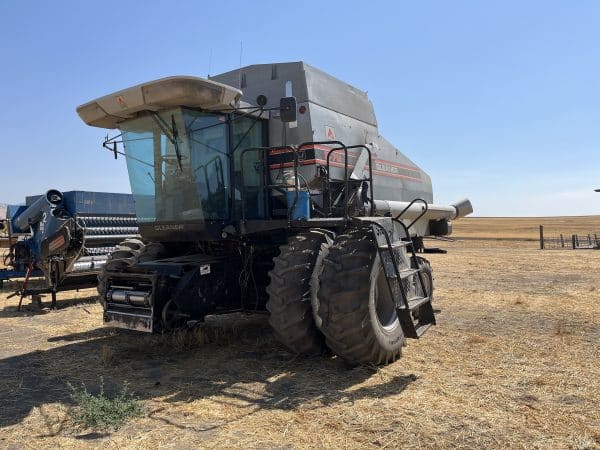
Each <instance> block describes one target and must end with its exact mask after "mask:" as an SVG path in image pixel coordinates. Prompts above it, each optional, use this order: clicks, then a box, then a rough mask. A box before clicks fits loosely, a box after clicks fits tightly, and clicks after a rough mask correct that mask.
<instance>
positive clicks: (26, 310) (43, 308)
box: [0, 295, 98, 319]
mask: <svg viewBox="0 0 600 450" xmlns="http://www.w3.org/2000/svg"><path fill="white" fill-rule="evenodd" d="M12 300H14V304H13V305H7V306H5V307H4V308H2V309H0V319H3V318H11V317H22V316H32V315H33V316H37V315H41V314H47V313H49V312H50V311H51V309H50V304H51V301H50V296H46V297H43V299H42V302H41V304H36V303H35V302H32V301H30V300H29V299H23V305H22V306H21V310H20V311H19V309H18V305H19V297H18V296H17V297H13V298H12ZM97 301H98V296H97V295H90V296H87V297H80V298H70V299H64V300H63V299H59V300H58V301H57V302H56V308H55V310H62V309H67V308H69V307H71V306H77V305H93V304H94V303H96V302H97Z"/></svg>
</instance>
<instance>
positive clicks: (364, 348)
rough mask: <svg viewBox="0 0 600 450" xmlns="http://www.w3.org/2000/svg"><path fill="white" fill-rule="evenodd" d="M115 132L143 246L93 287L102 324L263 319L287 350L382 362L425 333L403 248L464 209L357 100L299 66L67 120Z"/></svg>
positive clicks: (427, 278) (168, 86)
mask: <svg viewBox="0 0 600 450" xmlns="http://www.w3.org/2000/svg"><path fill="white" fill-rule="evenodd" d="M77 112H78V113H79V115H80V117H81V118H82V119H83V121H84V122H85V123H87V124H88V125H92V126H96V127H101V128H108V129H115V128H118V129H119V130H120V134H119V135H118V136H116V137H114V138H111V139H109V138H107V139H106V140H105V142H104V147H106V148H108V149H109V150H110V151H111V152H113V153H114V156H115V158H117V155H118V154H123V155H124V156H125V159H126V162H127V168H128V171H129V178H130V182H131V189H132V192H133V195H134V200H135V208H136V215H137V220H138V224H139V229H140V234H141V236H142V238H143V242H142V241H140V240H137V239H129V240H125V241H124V242H122V243H121V244H120V246H119V247H118V248H117V250H116V251H115V252H113V253H112V255H111V256H110V257H109V260H108V262H107V263H106V265H105V266H104V268H103V269H102V272H101V274H100V275H99V287H98V290H99V292H100V297H101V301H102V303H103V305H104V321H105V322H106V323H108V324H111V325H114V326H120V327H125V328H130V329H136V330H142V331H147V332H160V331H165V330H172V329H175V328H178V327H182V326H186V324H187V325H189V324H193V323H195V322H197V321H201V320H202V319H203V318H204V317H205V316H206V315H209V314H218V313H229V312H234V311H249V310H253V311H254V310H255V311H265V310H267V311H268V312H269V313H270V319H269V322H270V324H271V325H272V327H273V330H274V331H275V334H276V335H277V336H278V338H279V339H280V340H281V342H282V343H283V344H285V345H286V346H287V347H288V348H290V349H291V350H292V351H295V352H299V353H304V354H314V353H319V352H321V351H322V350H323V349H324V348H325V346H327V347H329V348H330V349H331V350H332V351H333V352H334V353H335V354H337V355H339V356H340V357H342V358H344V359H345V360H347V361H349V362H351V363H374V364H384V363H388V362H390V361H394V360H395V359H396V358H397V357H398V356H399V355H400V352H401V348H402V345H403V343H404V339H405V337H407V338H418V337H420V336H421V335H422V334H423V333H424V332H425V331H426V330H427V329H428V328H429V327H430V326H431V325H434V324H435V317H434V311H433V308H432V303H431V302H432V299H433V277H432V272H431V267H430V265H429V263H428V262H427V261H426V260H425V259H423V258H422V257H419V256H417V252H418V251H419V250H422V249H423V237H425V236H445V235H448V234H450V232H451V224H450V221H451V220H452V219H457V218H459V217H463V216H464V215H466V214H469V213H471V212H472V208H471V204H470V203H469V201H468V200H464V201H462V202H460V203H457V204H456V205H453V206H440V205H435V204H433V195H432V188H431V180H430V178H429V176H428V175H427V174H426V173H425V172H423V171H422V170H421V169H420V168H419V167H417V166H416V165H415V164H414V163H413V162H412V161H410V160H409V159H408V158H407V157H406V156H404V155H403V154H402V153H400V152H399V151H398V150H397V149H396V148H394V146H393V145H392V144H390V143H389V142H388V141H386V140H385V139H384V138H383V137H381V136H380V135H379V132H378V129H377V122H376V119H375V114H374V111H373V107H372V104H371V102H370V101H369V99H368V98H367V95H366V94H365V93H364V92H362V91H359V90H358V89H356V88H354V87H352V86H349V85H348V84H345V83H343V82H341V81H339V80H337V79H335V78H333V77H331V76H330V75H327V74H325V73H323V72H321V71H319V70H317V69H315V68H313V67H311V66H309V65H307V64H305V63H302V62H294V63H282V64H272V65H271V64H265V65H253V66H248V67H244V68H241V69H239V70H235V71H232V72H227V73H224V74H221V75H218V76H214V77H211V78H209V79H202V78H196V77H187V76H177V77H169V78H164V79H160V80H156V81H151V82H148V83H144V84H141V85H138V86H134V87H131V88H128V89H125V90H122V91H119V92H115V93H113V94H110V95H107V96H105V97H101V98H98V99H96V100H93V101H91V102H89V103H86V104H84V105H81V106H80V107H78V108H77Z"/></svg>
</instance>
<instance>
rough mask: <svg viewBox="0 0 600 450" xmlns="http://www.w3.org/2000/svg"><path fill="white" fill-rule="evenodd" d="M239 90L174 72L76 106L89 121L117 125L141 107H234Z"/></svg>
mask: <svg viewBox="0 0 600 450" xmlns="http://www.w3.org/2000/svg"><path fill="white" fill-rule="evenodd" d="M241 95H242V92H241V91H240V90H238V89H235V88H233V87H231V86H228V85H226V84H222V83H218V82H216V81H212V80H206V79H204V78H198V77H188V76H175V77H167V78H161V79H160V80H155V81H150V82H148V83H143V84H139V85H137V86H133V87H130V88H127V89H123V90H122V91H118V92H114V93H112V94H109V95H106V96H104V97H100V98H97V99H96V100H92V101H91V102H88V103H85V104H83V105H81V106H79V107H78V108H77V113H78V114H79V116H80V117H81V119H82V120H83V121H84V122H85V123H87V124H88V125H91V126H94V127H100V128H117V126H118V124H119V122H122V121H123V120H127V119H131V118H134V117H136V115H137V113H139V112H140V111H160V110H162V109H169V108H173V107H177V106H188V107H191V108H202V109H207V110H222V109H229V108H231V107H233V106H234V105H235V104H236V103H237V102H238V100H239V98H240V97H241Z"/></svg>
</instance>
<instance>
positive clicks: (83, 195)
mask: <svg viewBox="0 0 600 450" xmlns="http://www.w3.org/2000/svg"><path fill="white" fill-rule="evenodd" d="M5 226H6V227H7V228H8V236H9V240H10V241H12V242H13V243H12V245H11V246H10V249H9V252H8V253H7V254H6V255H5V256H4V265H5V266H8V267H9V269H2V270H0V286H1V285H2V283H3V282H4V281H5V280H8V279H11V278H25V281H24V283H23V285H22V287H21V288H20V289H19V290H18V291H17V292H15V293H14V294H12V295H11V296H10V297H13V296H16V295H19V296H20V300H19V308H20V307H21V303H22V301H23V298H24V297H27V296H32V298H34V299H37V300H38V301H39V299H40V296H41V294H51V295H52V307H55V306H56V293H57V292H59V291H62V290H70V289H83V288H90V287H94V286H96V285H97V277H98V271H99V270H100V268H101V267H102V266H103V265H104V263H105V262H106V259H107V258H108V255H109V254H110V253H111V252H112V251H113V250H114V249H115V247H116V245H117V244H118V243H119V242H121V241H122V240H124V239H128V238H129V239H135V238H136V237H138V228H137V223H136V220H135V210H134V206H133V197H132V196H131V195H130V194H110V193H104V192H84V191H71V192H65V193H62V192H60V191H57V190H55V189H51V190H49V191H48V192H46V194H45V195H40V196H33V197H27V199H26V204H25V205H23V206H21V205H9V206H8V209H7V220H6V222H5ZM32 277H44V278H45V287H42V288H37V287H36V288H30V287H28V282H29V279H30V278H32Z"/></svg>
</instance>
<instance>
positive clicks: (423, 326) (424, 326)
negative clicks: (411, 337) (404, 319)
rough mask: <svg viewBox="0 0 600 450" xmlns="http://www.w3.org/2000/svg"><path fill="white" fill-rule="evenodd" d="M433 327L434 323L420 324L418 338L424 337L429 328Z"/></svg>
mask: <svg viewBox="0 0 600 450" xmlns="http://www.w3.org/2000/svg"><path fill="white" fill-rule="evenodd" d="M431 325H433V324H432V323H424V324H420V325H419V326H418V327H417V329H416V331H417V336H418V337H421V336H423V334H424V333H425V332H426V331H427V330H429V328H431Z"/></svg>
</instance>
